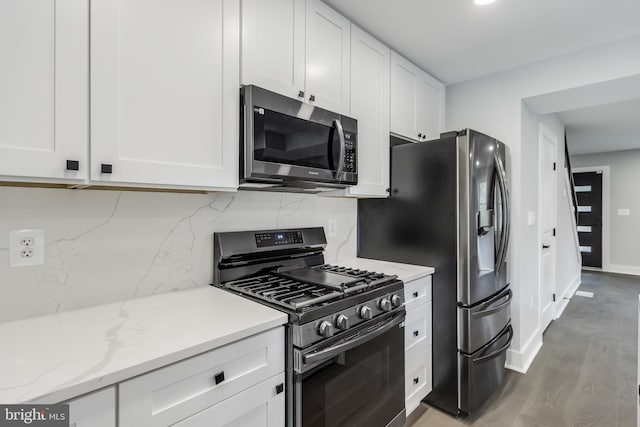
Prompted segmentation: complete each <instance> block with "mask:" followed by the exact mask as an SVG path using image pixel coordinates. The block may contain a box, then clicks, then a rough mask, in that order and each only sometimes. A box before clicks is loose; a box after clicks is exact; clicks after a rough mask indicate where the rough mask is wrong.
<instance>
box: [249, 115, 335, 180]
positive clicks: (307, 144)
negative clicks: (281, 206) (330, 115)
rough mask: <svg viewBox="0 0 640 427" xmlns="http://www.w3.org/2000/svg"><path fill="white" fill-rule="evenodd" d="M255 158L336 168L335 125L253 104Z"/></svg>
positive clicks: (327, 168) (320, 167) (313, 166)
mask: <svg viewBox="0 0 640 427" xmlns="http://www.w3.org/2000/svg"><path fill="white" fill-rule="evenodd" d="M253 120H254V135H253V144H254V148H253V149H254V159H255V160H260V161H263V162H273V163H281V164H287V165H295V166H305V167H311V168H318V169H326V170H335V168H336V166H335V165H334V163H335V157H336V156H334V153H333V151H334V150H336V147H338V144H337V143H334V139H336V138H337V135H335V129H334V128H333V127H329V126H324V125H321V124H318V123H315V122H311V121H308V120H302V119H299V118H297V117H292V116H288V115H286V114H281V113H276V112H274V111H269V110H266V109H263V108H258V107H256V108H254V113H253Z"/></svg>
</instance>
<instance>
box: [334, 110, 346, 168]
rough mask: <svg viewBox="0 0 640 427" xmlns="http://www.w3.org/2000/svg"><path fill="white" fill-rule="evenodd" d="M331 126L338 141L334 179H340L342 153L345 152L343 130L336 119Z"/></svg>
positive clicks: (342, 160) (342, 161)
mask: <svg viewBox="0 0 640 427" xmlns="http://www.w3.org/2000/svg"><path fill="white" fill-rule="evenodd" d="M333 126H334V127H335V128H336V132H338V141H339V142H340V154H339V157H338V167H337V168H336V172H335V177H336V179H340V175H342V169H344V152H345V150H346V147H345V145H346V142H345V140H344V129H342V123H341V122H340V120H338V119H336V120H334V121H333Z"/></svg>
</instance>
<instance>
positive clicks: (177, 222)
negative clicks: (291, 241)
mask: <svg viewBox="0 0 640 427" xmlns="http://www.w3.org/2000/svg"><path fill="white" fill-rule="evenodd" d="M356 209H357V204H356V200H351V199H337V198H324V197H317V196H314V195H301V194H290V193H286V194H285V193H264V192H243V191H241V192H238V193H214V194H177V193H150V192H127V191H123V192H116V191H101V190H65V189H35V188H33V189H32V188H10V187H0V322H3V321H8V320H14V319H19V318H25V317H30V316H37V315H43V314H49V313H54V312H57V311H61V310H71V309H75V308H80V307H85V306H89V305H95V304H101V303H107V302H113V301H118V300H122V299H127V298H133V297H141V296H146V295H151V294H156V293H161V292H169V291H172V290H176V289H184V288H189V287H194V286H205V285H208V284H209V283H211V281H212V277H213V261H212V252H213V240H212V236H213V232H214V231H231V230H233V231H235V230H251V229H269V228H280V227H303V226H325V227H326V226H327V223H328V221H329V219H335V220H336V221H337V225H338V236H337V237H333V238H332V237H327V239H328V247H327V256H326V258H327V260H328V261H329V262H335V261H336V259H345V258H352V257H355V253H356V229H355V228H356ZM21 228H42V229H44V230H45V240H46V250H45V254H46V259H45V264H44V265H41V266H34V267H20V268H11V267H9V260H8V258H9V257H8V250H7V248H8V241H9V231H10V230H14V229H21Z"/></svg>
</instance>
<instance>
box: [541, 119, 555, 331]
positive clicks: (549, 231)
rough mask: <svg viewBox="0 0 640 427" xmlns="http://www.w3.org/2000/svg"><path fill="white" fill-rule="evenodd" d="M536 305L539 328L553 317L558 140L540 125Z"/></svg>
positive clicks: (545, 325) (546, 324)
mask: <svg viewBox="0 0 640 427" xmlns="http://www.w3.org/2000/svg"><path fill="white" fill-rule="evenodd" d="M539 143H540V165H539V166H540V188H539V191H540V196H539V200H540V215H539V218H540V228H539V230H540V239H539V240H540V242H541V243H540V250H541V251H542V256H541V271H540V284H539V289H540V307H541V308H542V315H541V321H542V325H541V326H542V329H543V330H544V329H546V328H547V326H548V325H549V323H551V321H552V320H553V319H554V318H555V311H556V310H555V307H556V304H555V301H556V299H557V298H556V283H555V277H556V272H555V269H556V248H555V236H554V235H555V227H556V191H557V188H556V186H557V180H556V162H557V153H558V150H557V146H558V140H557V138H556V137H555V135H553V133H551V132H550V131H549V130H548V129H547V128H545V127H544V126H540V133H539Z"/></svg>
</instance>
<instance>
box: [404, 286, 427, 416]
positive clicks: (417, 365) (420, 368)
mask: <svg viewBox="0 0 640 427" xmlns="http://www.w3.org/2000/svg"><path fill="white" fill-rule="evenodd" d="M404 293H405V307H406V310H407V317H406V320H405V340H404V347H405V407H406V410H407V415H409V414H410V413H411V412H413V411H414V410H415V409H416V408H417V407H418V405H419V404H420V401H421V400H422V399H424V398H425V397H426V396H427V395H428V394H429V393H430V392H431V387H432V369H433V368H432V359H431V357H432V355H431V348H432V347H431V346H432V341H431V339H432V336H431V334H432V328H433V323H432V314H431V308H432V307H431V276H427V277H421V278H418V279H415V280H412V281H409V282H406V283H405V285H404Z"/></svg>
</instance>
